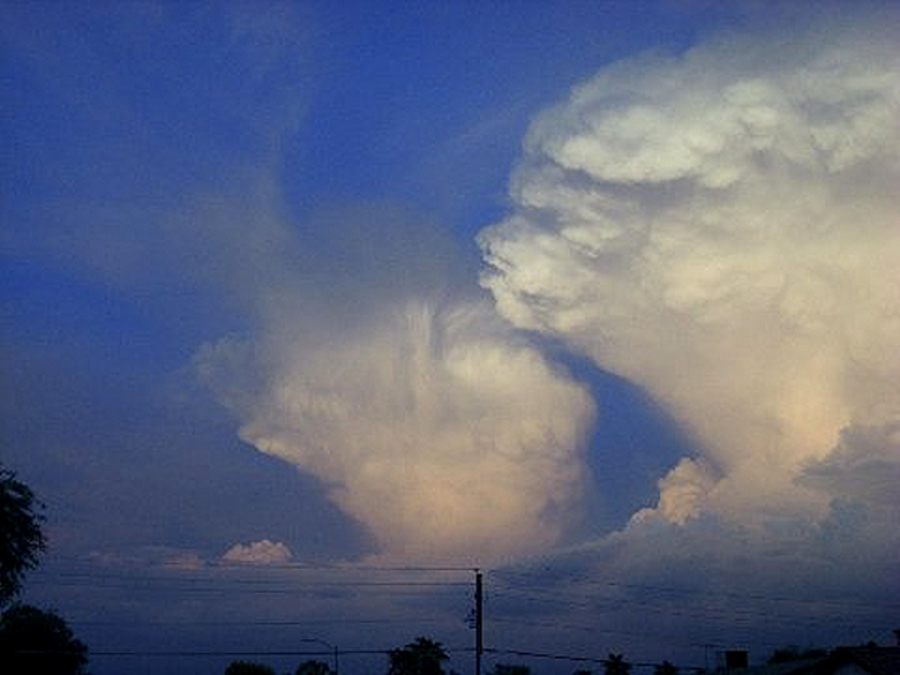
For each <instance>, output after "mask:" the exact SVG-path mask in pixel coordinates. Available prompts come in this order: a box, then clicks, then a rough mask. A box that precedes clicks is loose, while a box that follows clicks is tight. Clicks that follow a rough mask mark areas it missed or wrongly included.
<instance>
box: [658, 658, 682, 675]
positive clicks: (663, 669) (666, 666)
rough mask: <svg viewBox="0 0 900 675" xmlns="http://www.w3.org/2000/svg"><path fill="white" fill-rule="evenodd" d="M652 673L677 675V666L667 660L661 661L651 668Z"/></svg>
mask: <svg viewBox="0 0 900 675" xmlns="http://www.w3.org/2000/svg"><path fill="white" fill-rule="evenodd" d="M653 675H678V668H676V667H675V666H673V665H672V664H671V663H669V662H668V661H663V662H662V663H660V664H659V665H658V666H656V668H654V669H653Z"/></svg>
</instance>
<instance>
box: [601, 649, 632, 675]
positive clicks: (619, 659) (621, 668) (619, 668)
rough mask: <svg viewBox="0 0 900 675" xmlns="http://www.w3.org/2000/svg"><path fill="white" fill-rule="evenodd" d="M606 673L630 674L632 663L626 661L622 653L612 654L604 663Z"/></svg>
mask: <svg viewBox="0 0 900 675" xmlns="http://www.w3.org/2000/svg"><path fill="white" fill-rule="evenodd" d="M603 672H604V674H605V675H628V674H629V673H630V672H631V664H630V663H626V662H625V657H624V656H623V655H622V654H610V655H609V657H608V658H607V659H606V661H605V662H604V663H603Z"/></svg>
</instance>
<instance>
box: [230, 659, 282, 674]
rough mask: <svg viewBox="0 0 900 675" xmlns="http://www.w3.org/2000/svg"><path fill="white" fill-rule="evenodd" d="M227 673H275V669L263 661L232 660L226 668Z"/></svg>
mask: <svg viewBox="0 0 900 675" xmlns="http://www.w3.org/2000/svg"><path fill="white" fill-rule="evenodd" d="M225 675H275V671H274V670H273V669H272V668H270V667H269V666H266V665H263V664H262V663H254V662H253V661H232V662H231V663H229V664H228V667H227V668H226V669H225Z"/></svg>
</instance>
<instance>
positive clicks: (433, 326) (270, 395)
mask: <svg viewBox="0 0 900 675" xmlns="http://www.w3.org/2000/svg"><path fill="white" fill-rule="evenodd" d="M389 211H390V210H389ZM377 212H378V208H377V207H375V206H370V207H369V208H368V209H365V210H362V211H359V212H355V213H353V214H349V213H347V212H343V213H337V212H335V213H331V214H329V215H326V216H323V220H322V223H321V224H322V227H323V230H322V232H323V235H322V237H323V239H325V240H328V243H327V244H324V243H323V242H319V245H318V248H317V249H316V255H315V256H314V258H307V259H304V254H303V253H299V254H298V256H297V260H295V261H294V264H295V267H294V272H295V273H296V275H295V276H293V280H292V281H285V282H284V284H283V286H279V287H278V288H268V289H266V292H265V293H264V294H262V295H263V298H262V301H261V305H263V306H264V308H263V309H262V310H261V312H260V314H261V315H262V316H263V319H262V323H263V325H262V328H261V331H260V333H259V335H257V336H256V337H254V338H252V339H250V340H237V339H228V338H226V339H223V340H221V341H219V342H216V343H211V344H209V345H207V346H206V347H205V348H204V349H203V350H201V352H200V353H199V354H198V355H197V358H196V364H197V368H198V370H199V372H200V373H201V375H202V377H203V378H204V379H205V380H206V381H207V382H208V383H209V384H210V385H211V386H212V387H213V389H214V390H215V391H216V392H218V394H219V395H220V397H221V399H222V400H223V401H224V402H225V404H226V405H227V406H228V407H230V408H231V409H232V410H233V411H234V412H235V413H236V414H237V416H238V418H239V419H240V421H241V424H242V426H241V429H240V435H241V437H242V438H243V439H244V440H245V441H246V442H247V443H250V444H252V445H253V446H254V447H256V448H258V449H259V450H261V451H263V452H266V453H269V454H272V455H275V456H277V457H280V458H282V459H284V460H286V461H288V462H290V463H292V464H294V465H295V466H297V467H298V468H300V469H302V470H303V471H305V472H307V473H309V474H311V475H314V476H316V477H317V478H318V479H320V480H321V481H322V482H323V483H324V484H325V486H326V488H327V490H328V493H329V495H330V497H331V499H332V500H333V501H334V502H335V503H336V504H337V505H338V506H340V507H341V508H342V509H343V510H344V511H345V512H346V513H347V514H348V515H350V516H351V517H353V518H355V519H356V520H358V521H359V522H361V523H362V524H363V525H365V526H366V527H367V528H368V530H369V531H370V532H371V533H372V535H373V536H374V538H375V541H376V544H377V546H378V547H379V552H380V554H381V555H382V556H384V557H387V558H392V559H403V560H406V561H434V562H441V563H442V564H447V563H452V562H454V561H456V562H458V563H465V564H491V563H498V562H500V561H502V560H505V559H508V558H510V557H515V556H518V555H522V554H528V553H533V552H536V551H540V550H543V549H545V548H546V547H548V546H552V545H553V544H555V543H557V542H558V541H559V540H560V537H561V536H563V535H564V533H565V532H566V528H567V526H568V525H570V524H571V520H572V517H573V516H574V515H575V514H576V513H577V511H578V506H579V502H580V500H581V498H582V496H583V489H584V488H585V478H586V472H585V469H584V460H583V457H582V454H583V451H584V450H585V447H584V444H585V439H586V434H587V431H588V429H589V428H590V426H591V423H592V421H593V414H594V408H593V402H592V401H591V399H590V396H589V395H588V393H587V392H586V390H585V389H584V388H583V387H582V386H580V385H579V384H577V383H575V382H574V381H573V380H572V379H571V378H570V377H569V376H568V374H566V373H565V372H563V371H561V370H559V369H557V368H555V367H554V366H552V365H551V364H550V363H549V362H548V361H547V360H546V359H545V358H544V357H543V356H541V354H540V353H539V351H538V350H536V349H535V348H534V347H533V346H532V345H530V344H529V343H528V342H527V341H525V340H523V338H522V336H521V335H519V336H517V335H516V333H515V331H514V330H513V329H512V328H511V327H510V326H509V325H508V324H507V323H506V322H505V321H503V320H502V319H501V318H500V317H499V316H498V315H497V314H496V312H495V311H494V310H493V308H492V306H491V305H490V303H489V302H487V299H486V298H481V299H479V298H478V295H477V293H474V292H472V293H468V294H467V293H465V292H464V293H462V294H460V293H458V292H456V291H453V292H449V293H448V292H446V291H442V290H441V287H442V286H444V284H445V282H446V277H445V273H446V274H452V272H451V271H450V269H449V268H452V267H454V266H455V263H454V262H451V261H450V260H451V259H452V258H453V256H452V255H451V254H450V253H449V248H450V247H448V246H446V245H445V244H446V242H441V241H440V237H431V236H430V235H429V234H428V233H429V231H430V228H429V227H428V226H427V225H426V224H425V223H422V222H415V220H414V219H412V220H411V219H408V218H406V219H405V218H404V217H403V216H401V215H399V214H398V213H382V214H381V215H380V216H378V215H375V214H376V213H377ZM300 248H302V247H300ZM345 272H346V274H345ZM292 274H293V273H292ZM474 278H475V277H474V275H473V277H472V280H474ZM473 286H474V284H473ZM472 290H473V291H475V290H477V289H475V288H473V289H472ZM467 295H468V296H470V297H465V296H467Z"/></svg>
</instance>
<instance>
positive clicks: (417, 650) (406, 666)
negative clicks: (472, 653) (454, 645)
mask: <svg viewBox="0 0 900 675" xmlns="http://www.w3.org/2000/svg"><path fill="white" fill-rule="evenodd" d="M388 658H389V659H390V665H389V666H388V675H444V668H443V666H442V665H441V664H442V663H443V662H444V661H446V660H447V659H448V658H449V657H448V656H447V652H446V651H445V650H444V647H443V646H442V645H441V643H440V642H435V641H434V640H429V639H428V638H423V637H420V638H416V640H415V642H411V643H410V644H408V645H406V646H405V647H403V648H402V649H392V650H391V651H390V653H389V654H388Z"/></svg>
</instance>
